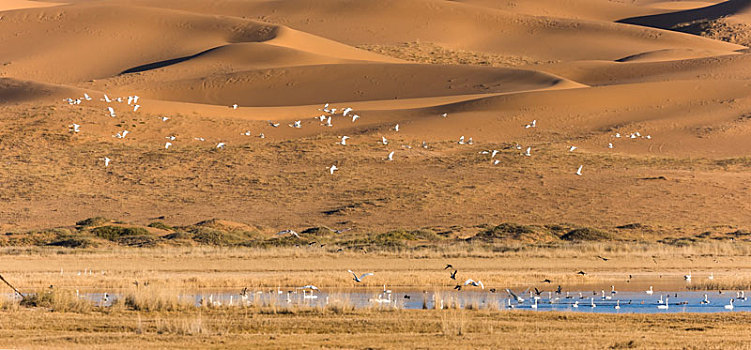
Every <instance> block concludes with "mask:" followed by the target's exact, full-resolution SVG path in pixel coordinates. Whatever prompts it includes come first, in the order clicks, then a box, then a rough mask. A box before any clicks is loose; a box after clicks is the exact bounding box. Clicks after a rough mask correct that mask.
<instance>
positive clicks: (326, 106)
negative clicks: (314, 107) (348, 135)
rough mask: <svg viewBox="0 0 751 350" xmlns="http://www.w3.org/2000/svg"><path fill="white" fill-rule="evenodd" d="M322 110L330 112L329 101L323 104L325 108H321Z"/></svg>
mask: <svg viewBox="0 0 751 350" xmlns="http://www.w3.org/2000/svg"><path fill="white" fill-rule="evenodd" d="M321 110H322V111H324V112H326V113H328V112H329V104H328V103H327V104H325V105H323V109H321Z"/></svg>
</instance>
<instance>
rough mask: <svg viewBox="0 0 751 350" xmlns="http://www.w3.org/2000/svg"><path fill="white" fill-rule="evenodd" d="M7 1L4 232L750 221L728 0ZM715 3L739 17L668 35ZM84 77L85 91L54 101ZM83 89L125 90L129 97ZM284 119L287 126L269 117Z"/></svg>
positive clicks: (714, 11)
mask: <svg viewBox="0 0 751 350" xmlns="http://www.w3.org/2000/svg"><path fill="white" fill-rule="evenodd" d="M12 4H21V2H12ZM14 6H15V9H14V10H12V11H7V9H8V8H6V9H5V10H3V11H2V12H1V13H0V17H1V19H0V77H1V78H0V101H1V102H2V104H0V115H2V119H0V123H2V125H3V126H4V128H2V130H0V147H1V148H3V150H4V152H3V153H2V155H0V161H3V162H4V164H5V165H6V166H4V167H2V168H0V177H2V178H3V179H4V183H3V186H2V187H1V188H0V198H3V201H2V202H0V222H3V225H5V226H3V228H8V229H15V228H18V229H20V228H29V227H40V226H52V225H59V224H66V223H70V222H71V221H75V220H78V219H81V218H84V217H89V216H95V215H107V216H110V217H116V218H123V219H127V220H133V221H135V222H144V221H146V220H148V219H149V218H153V217H155V216H157V215H158V216H165V217H166V220H167V221H173V222H175V223H193V222H196V221H198V220H196V218H198V217H200V218H210V217H219V218H223V219H228V220H233V221H237V222H243V223H247V224H249V225H250V226H252V227H265V229H266V230H268V231H269V232H271V231H273V230H274V229H276V228H280V229H282V228H298V226H305V225H330V226H332V227H339V226H356V227H361V228H363V229H364V230H368V229H375V228H377V229H378V230H380V231H382V230H383V229H384V227H388V228H399V227H411V228H416V227H419V226H421V225H431V224H440V225H446V226H452V225H456V226H472V225H477V224H483V223H493V222H499V221H507V220H515V221H519V222H522V223H536V224H540V223H542V224H545V223H552V222H556V221H559V222H560V221H567V222H573V223H576V224H582V225H595V226H596V225H611V226H612V225H613V224H623V223H624V222H632V221H639V222H644V223H646V224H670V225H673V224H674V223H676V222H680V223H681V224H685V225H687V226H690V227H692V228H699V227H708V226H711V225H720V224H723V225H751V217H749V216H748V215H745V214H743V213H746V212H747V203H748V202H749V201H751V198H749V196H748V195H747V193H749V192H748V185H747V184H748V174H747V171H746V170H747V167H748V160H747V157H748V152H747V150H748V149H749V147H751V142H749V141H748V140H751V124H750V122H749V121H750V120H751V116H750V113H751V99H749V97H748V96H749V95H751V84H749V81H750V79H751V62H749V60H751V54H749V52H748V49H747V47H746V46H743V45H741V44H742V43H744V41H743V40H744V39H743V38H742V37H741V36H742V34H743V32H744V30H743V28H745V27H744V26H745V25H746V24H745V23H746V22H744V21H745V20H746V19H747V16H748V12H749V10H748V6H747V2H740V1H736V0H730V1H723V2H720V1H703V2H702V1H670V2H666V1H663V0H659V1H658V0H639V1H628V2H616V1H604V0H561V1H553V0H541V1H501V2H499V1H487V0H463V1H433V0H378V1H375V0H374V1H361V0H325V1H319V0H290V1H260V0H258V1H256V0H250V1H244V0H243V1H241V0H227V1H200V0H163V1H158V2H157V1H147V0H102V1H73V2H71V3H70V4H66V5H61V6H55V7H45V8H19V7H18V6H19V5H14ZM727 16H729V17H727ZM731 20H734V21H737V22H736V24H738V25H739V27H733V28H731V29H732V30H729V29H728V28H725V27H712V26H709V27H706V26H705V27H701V26H696V28H703V29H701V30H696V31H694V30H687V28H691V26H692V25H695V24H696V25H698V24H700V23H703V24H708V23H709V24H711V25H715V24H718V23H720V24H722V25H730V24H732V23H730V22H729V21H731ZM728 23H730V24H728ZM749 23H751V22H749ZM712 28H715V29H716V30H715V29H713V30H714V31H708V30H709V29H712ZM695 34H701V35H695ZM717 39H721V40H717ZM31 43H33V44H31ZM739 43H740V44H739ZM509 66H513V67H512V68H509ZM84 91H86V92H87V93H89V94H90V95H92V97H93V101H86V102H83V103H81V104H80V105H68V104H67V103H66V102H65V101H63V99H64V98H67V97H70V98H77V97H81V95H82V94H83V92H84ZM104 93H107V94H108V95H109V96H110V97H127V96H129V95H134V94H137V95H139V96H140V98H141V100H140V101H139V104H140V105H141V109H140V110H139V111H137V112H136V111H133V107H132V106H128V105H127V103H125V102H122V103H121V102H110V103H107V102H104V101H101V100H100V99H101V98H102V97H103V94H104ZM126 99H127V98H126ZM326 102H329V103H331V104H332V106H334V107H335V108H339V110H340V111H341V108H343V107H345V106H351V107H353V108H355V111H356V113H358V115H360V116H361V119H360V120H358V121H357V122H356V123H353V122H352V121H351V119H349V118H345V117H342V116H341V115H337V116H332V120H333V126H331V127H327V126H322V125H321V123H320V122H319V121H318V120H316V119H313V118H314V117H316V116H319V115H321V113H323V112H322V111H321V110H320V108H321V107H322V105H323V103H326ZM232 104H238V105H239V108H237V109H233V108H230V107H229V106H230V105H232ZM107 107H113V109H114V110H115V111H116V112H117V113H116V116H115V117H111V116H110V115H109V112H108V110H107ZM443 113H447V117H446V118H443V117H441V115H442V114H443ZM165 117H166V118H165ZM295 120H300V121H301V124H302V127H301V128H299V129H298V128H291V127H288V126H287V124H290V123H292V121H295ZM532 120H536V123H537V127H536V128H525V125H528V124H529V123H530V122H531V121H532ZM269 121H272V122H277V123H280V126H279V127H272V126H271V125H270V123H269ZM72 123H76V124H78V125H80V131H79V132H77V133H76V132H74V131H72V130H71V129H70V128H69V125H71V124H72ZM397 123H398V124H399V125H400V130H399V131H398V132H397V131H396V130H395V129H394V126H395V125H396V124H397ZM124 130H128V131H129V134H128V136H127V137H125V138H118V137H113V136H116V135H117V134H118V133H121V132H122V131H124ZM634 132H639V133H640V135H641V136H638V137H636V136H634V138H630V137H629V138H626V137H627V136H629V135H630V134H632V133H634ZM616 133H620V134H621V135H622V137H621V138H616V136H615V135H616ZM261 134H263V138H261ZM342 135H348V136H350V137H351V139H350V140H349V144H348V145H347V146H346V147H345V146H342V145H338V144H337V143H338V142H340V140H341V139H340V137H341V136H342ZM645 135H650V138H646V137H644V136H645ZM172 136H174V140H172ZM461 136H465V137H466V138H467V139H468V138H470V137H471V138H473V144H472V145H468V144H466V143H465V144H464V145H460V144H459V143H458V140H459V138H460V137H461ZM165 137H170V140H171V143H172V146H171V148H169V149H165V142H166V141H165V140H166V139H165ZM381 137H386V138H388V139H389V142H388V145H384V144H383V143H382V142H381V141H382V139H381ZM423 142H426V145H427V146H428V148H427V149H426V148H423V147H421V146H422V145H423ZM220 143H222V144H224V145H225V147H224V148H217V147H216V146H217V145H218V144H220ZM609 143H613V144H614V147H613V148H608V144H609ZM517 144H518V145H519V147H522V146H524V147H531V149H532V155H531V156H529V157H527V156H523V155H522V151H520V150H519V149H517ZM571 145H576V146H577V147H578V149H577V151H576V152H569V151H568V149H569V148H570V146H571ZM489 149H496V150H499V151H500V152H501V153H500V155H498V156H497V157H498V158H496V159H497V160H500V162H499V163H498V164H494V163H493V162H491V159H490V158H489V156H486V155H483V154H481V153H480V152H481V151H483V150H489ZM392 151H393V152H395V157H394V160H393V161H386V160H385V157H386V155H387V154H389V153H390V152H392ZM105 156H107V157H109V158H111V160H112V164H110V166H109V167H106V168H105V167H104V166H103V164H102V159H103V157H105ZM332 164H337V166H338V167H339V168H340V170H339V172H338V173H337V174H336V175H334V176H331V174H329V173H328V172H327V168H328V167H330V166H331V165H332ZM579 165H583V166H584V169H585V171H584V175H583V176H576V175H575V174H574V170H575V169H577V168H578V166H579ZM644 179H665V180H659V181H660V182H657V181H652V180H644ZM624 201H629V202H627V203H639V205H624ZM281 203H283V204H281ZM61 208H65V210H63V209H61ZM697 208H700V209H701V213H700V214H695V212H696V211H697ZM416 212H417V213H420V215H417V216H419V217H417V218H416V217H415V216H416V215H415V214H414V213H416ZM331 213H335V214H331ZM738 213H740V214H738Z"/></svg>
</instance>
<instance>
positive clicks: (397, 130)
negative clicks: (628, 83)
mask: <svg viewBox="0 0 751 350" xmlns="http://www.w3.org/2000/svg"><path fill="white" fill-rule="evenodd" d="M394 131H396V132H399V124H396V126H394Z"/></svg>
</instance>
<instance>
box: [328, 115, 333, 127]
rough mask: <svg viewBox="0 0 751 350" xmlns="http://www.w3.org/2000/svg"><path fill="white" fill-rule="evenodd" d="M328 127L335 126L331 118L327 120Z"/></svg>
mask: <svg viewBox="0 0 751 350" xmlns="http://www.w3.org/2000/svg"><path fill="white" fill-rule="evenodd" d="M326 126H334V125H333V124H331V117H329V119H327V120H326Z"/></svg>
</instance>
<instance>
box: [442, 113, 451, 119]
mask: <svg viewBox="0 0 751 350" xmlns="http://www.w3.org/2000/svg"><path fill="white" fill-rule="evenodd" d="M448 115H449V114H448V113H443V114H441V117H443V118H446V117H448Z"/></svg>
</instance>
